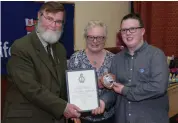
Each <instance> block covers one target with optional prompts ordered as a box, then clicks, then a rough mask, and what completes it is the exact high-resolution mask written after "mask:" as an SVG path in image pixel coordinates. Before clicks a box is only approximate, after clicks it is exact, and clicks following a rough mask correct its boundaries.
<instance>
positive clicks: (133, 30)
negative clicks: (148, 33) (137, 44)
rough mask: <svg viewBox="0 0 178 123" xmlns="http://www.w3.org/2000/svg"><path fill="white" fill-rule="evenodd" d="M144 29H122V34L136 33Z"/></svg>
mask: <svg viewBox="0 0 178 123" xmlns="http://www.w3.org/2000/svg"><path fill="white" fill-rule="evenodd" d="M141 28H143V27H131V28H128V29H121V30H120V32H121V33H122V34H126V33H127V31H129V32H130V33H135V32H136V31H137V29H141Z"/></svg>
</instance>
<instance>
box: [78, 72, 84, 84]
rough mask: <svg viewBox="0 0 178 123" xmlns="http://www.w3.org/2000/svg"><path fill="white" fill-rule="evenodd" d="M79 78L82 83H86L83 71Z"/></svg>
mask: <svg viewBox="0 0 178 123" xmlns="http://www.w3.org/2000/svg"><path fill="white" fill-rule="evenodd" d="M78 80H79V82H80V83H84V82H85V77H84V76H83V73H81V74H80V76H79V78H78Z"/></svg>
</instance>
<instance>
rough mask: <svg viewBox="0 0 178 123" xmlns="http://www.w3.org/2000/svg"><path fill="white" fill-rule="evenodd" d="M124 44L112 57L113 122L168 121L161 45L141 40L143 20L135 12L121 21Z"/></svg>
mask: <svg viewBox="0 0 178 123" xmlns="http://www.w3.org/2000/svg"><path fill="white" fill-rule="evenodd" d="M120 32H121V35H122V39H123V41H124V43H125V44H126V46H127V48H125V49H124V50H122V51H121V52H120V53H118V54H117V55H116V56H115V57H114V58H113V61H112V64H111V73H113V74H114V75H116V79H117V80H116V82H115V83H114V87H113V90H114V91H115V92H116V93H117V94H116V97H117V101H116V109H115V111H116V112H115V120H116V122H115V123H168V122H169V118H168V109H169V108H168V106H169V105H168V95H167V88H168V76H169V71H168V64H167V59H166V57H165V55H164V53H163V51H161V50H160V49H158V48H156V47H153V46H151V45H149V44H147V42H145V41H144V39H143V35H144V33H145V29H144V25H143V22H142V20H141V18H140V16H139V15H138V14H128V15H126V16H124V17H123V19H122V21H121V30H120Z"/></svg>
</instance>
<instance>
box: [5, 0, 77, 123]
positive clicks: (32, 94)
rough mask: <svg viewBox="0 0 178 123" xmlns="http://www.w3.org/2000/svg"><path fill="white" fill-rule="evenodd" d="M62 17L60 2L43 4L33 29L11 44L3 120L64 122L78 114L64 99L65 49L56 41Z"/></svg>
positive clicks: (63, 13) (8, 121) (35, 122)
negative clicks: (8, 84) (8, 83)
mask: <svg viewBox="0 0 178 123" xmlns="http://www.w3.org/2000/svg"><path fill="white" fill-rule="evenodd" d="M64 17H65V10H64V7H63V5H62V4H60V3H58V2H47V3H44V4H43V5H42V7H41V8H40V10H39V12H38V23H37V26H36V29H35V31H33V32H32V33H30V34H28V35H26V36H24V37H22V38H20V39H18V40H16V41H15V42H14V43H13V45H12V47H11V57H10V59H9V61H8V64H7V70H8V75H9V82H10V86H9V88H8V92H7V97H6V105H5V108H4V113H3V114H4V116H3V120H2V122H3V123H64V122H65V121H64V116H65V117H66V118H73V117H74V118H76V117H79V116H80V113H78V111H79V110H80V109H79V108H78V107H77V106H75V105H73V104H69V103H67V101H65V100H66V84H65V70H66V66H67V65H66V51H65V49H64V47H63V45H62V44H61V43H59V42H58V40H59V39H60V37H61V34H62V31H63V26H64V20H65V18H64Z"/></svg>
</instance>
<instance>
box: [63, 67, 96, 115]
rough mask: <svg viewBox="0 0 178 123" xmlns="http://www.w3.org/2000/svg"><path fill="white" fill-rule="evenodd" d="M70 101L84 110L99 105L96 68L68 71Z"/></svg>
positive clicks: (89, 109)
mask: <svg viewBox="0 0 178 123" xmlns="http://www.w3.org/2000/svg"><path fill="white" fill-rule="evenodd" d="M66 78H67V89H68V101H69V103H71V104H75V105H76V106H78V107H79V108H80V109H81V110H82V111H83V112H85V111H91V110H92V109H95V108H97V107H98V106H99V102H98V89H97V80H96V72H95V70H94V69H89V70H76V71H66Z"/></svg>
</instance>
